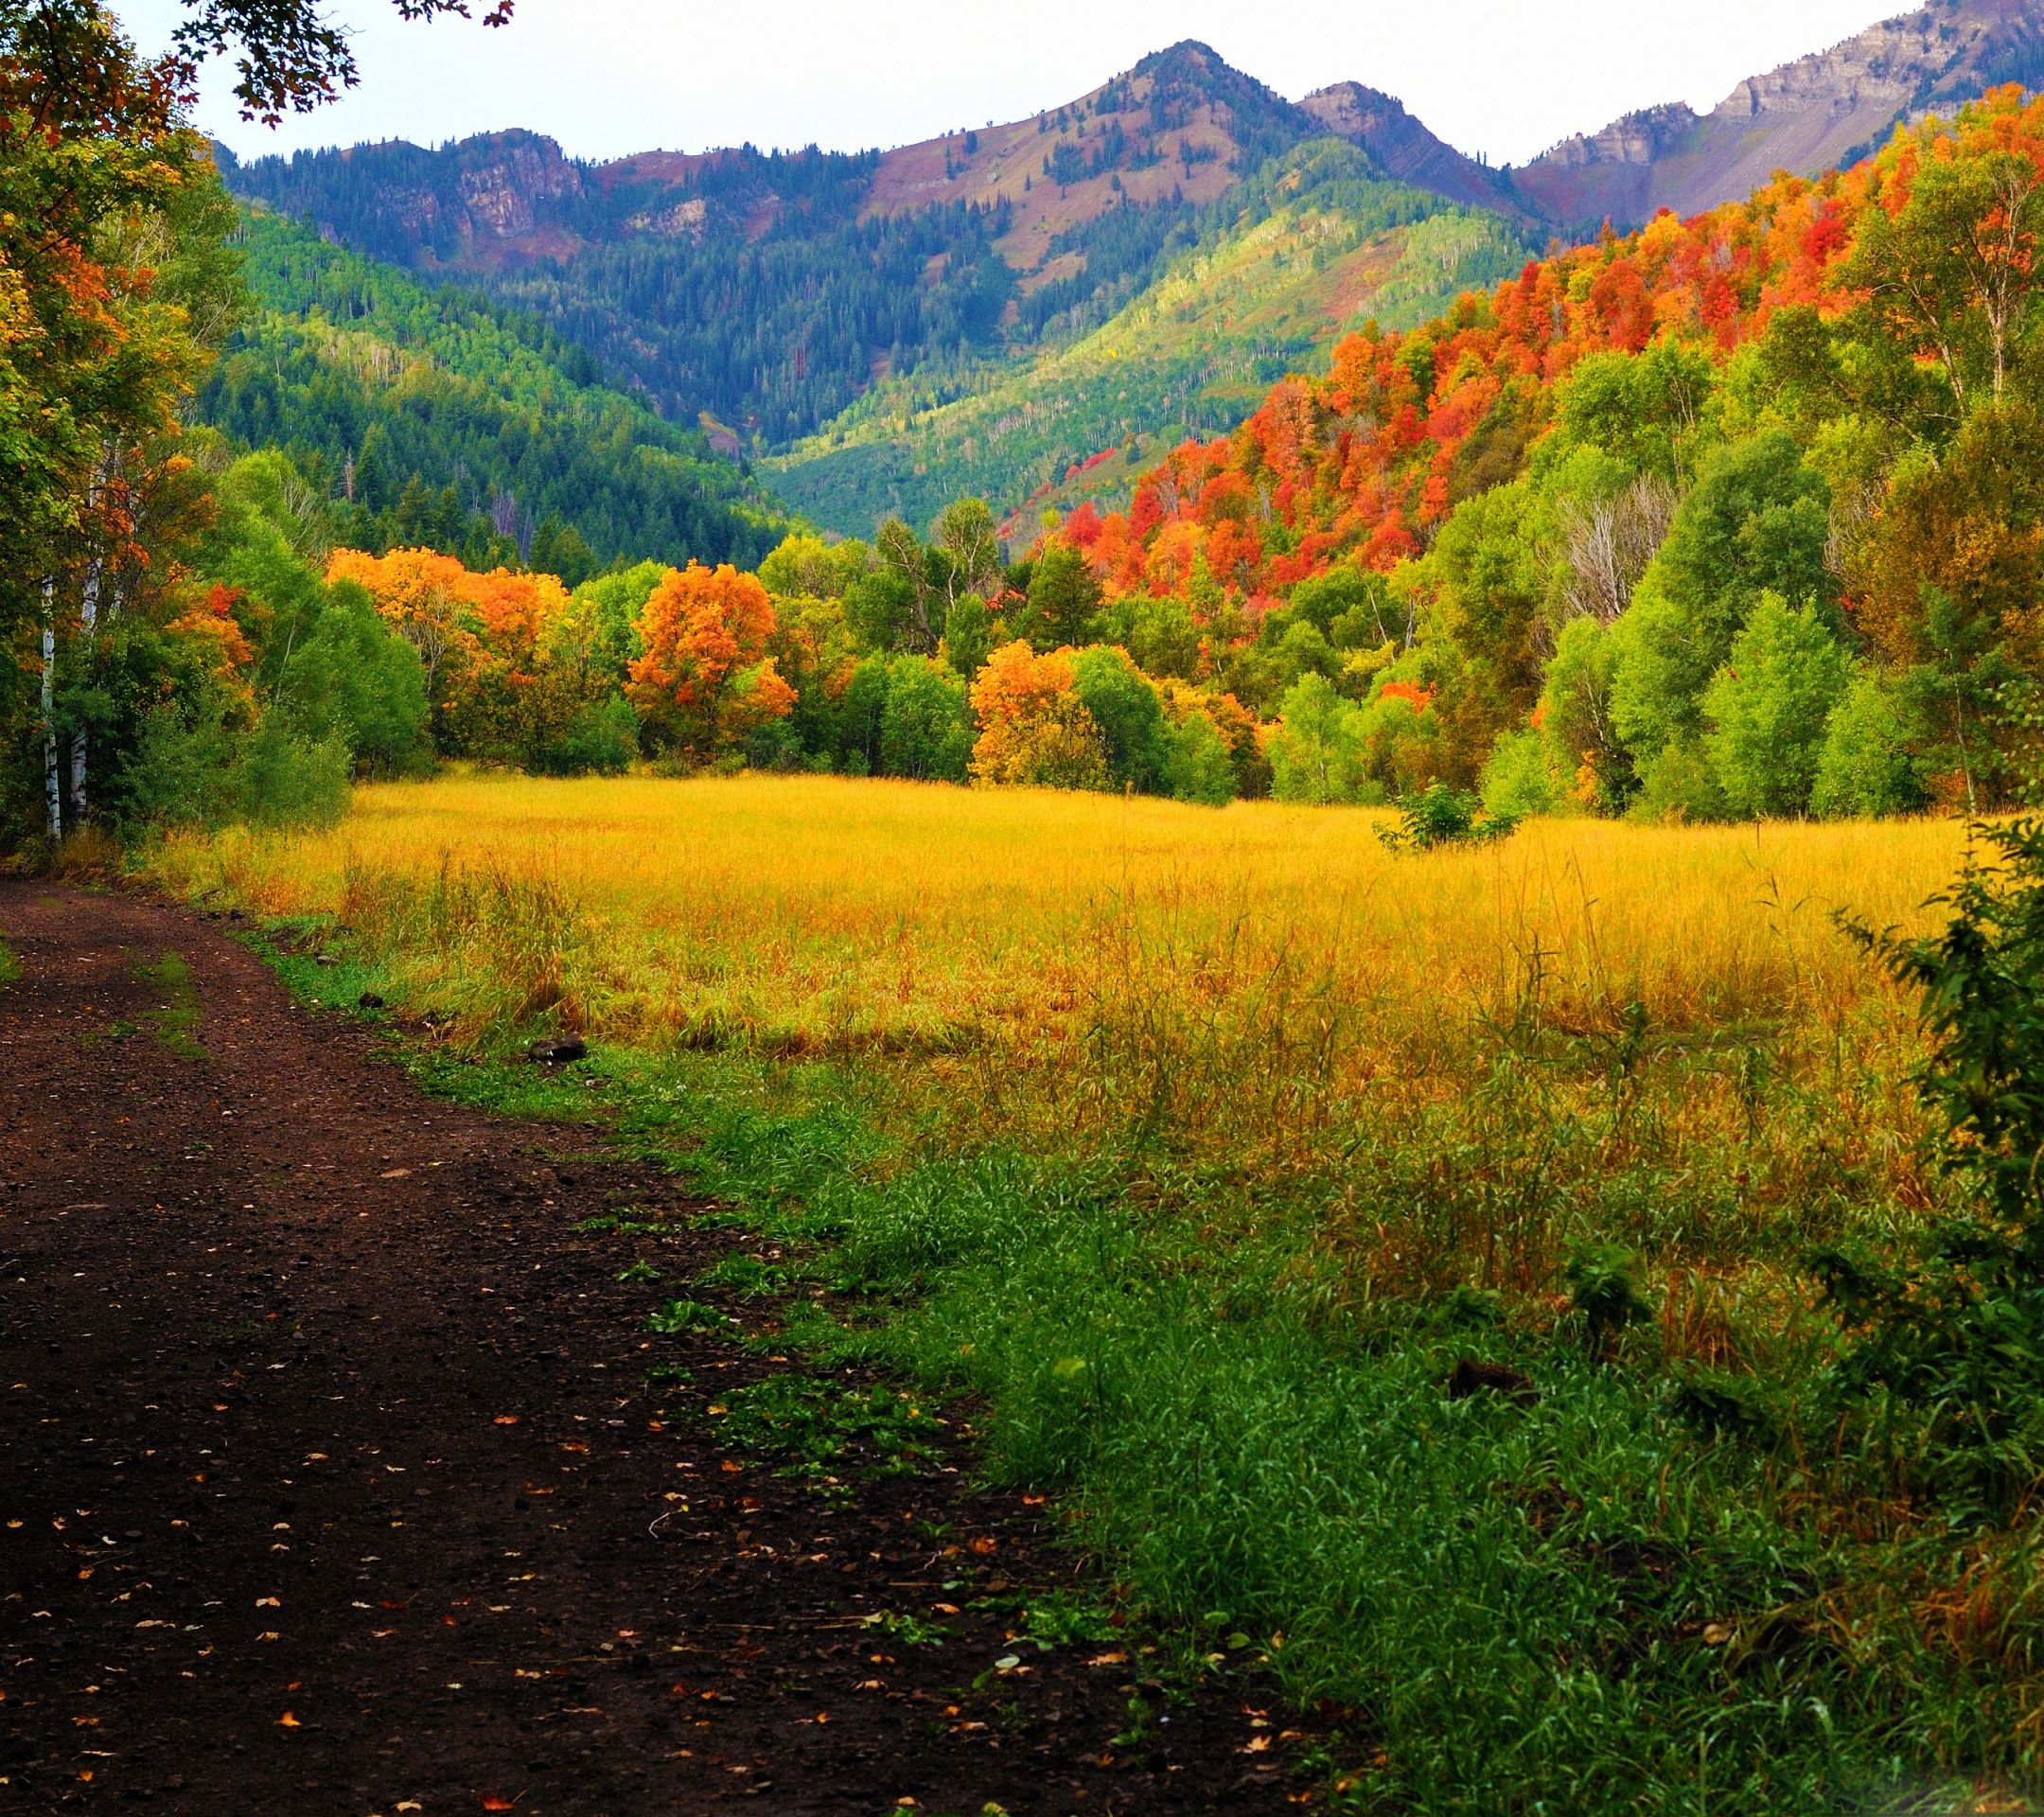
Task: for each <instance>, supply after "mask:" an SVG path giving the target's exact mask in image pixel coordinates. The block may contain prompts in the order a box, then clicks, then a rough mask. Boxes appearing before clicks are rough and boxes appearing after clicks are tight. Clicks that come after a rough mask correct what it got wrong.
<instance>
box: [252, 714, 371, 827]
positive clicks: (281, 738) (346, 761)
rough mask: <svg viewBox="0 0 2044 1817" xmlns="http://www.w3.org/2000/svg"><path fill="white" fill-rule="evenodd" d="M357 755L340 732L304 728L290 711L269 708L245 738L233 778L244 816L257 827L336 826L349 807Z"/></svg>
mask: <svg viewBox="0 0 2044 1817" xmlns="http://www.w3.org/2000/svg"><path fill="white" fill-rule="evenodd" d="M353 767H354V757H353V754H352V753H351V752H350V751H349V750H348V747H347V740H346V739H345V738H344V737H342V736H341V735H340V734H339V733H338V732H333V733H329V734H328V735H326V737H324V738H320V737H311V736H308V734H307V733H305V732H302V731H301V730H300V729H299V727H298V724H297V722H296V721H295V720H294V719H293V718H292V717H291V714H288V713H285V712H283V711H280V710H273V711H272V712H269V713H266V714H264V715H263V716H262V718H261V720H260V721H259V722H258V723H257V724H256V727H255V731H254V732H250V733H249V735H248V736H247V737H246V738H245V739H244V740H243V741H242V744H241V749H240V750H239V751H238V753H237V757H236V762H235V767H234V770H233V772H232V775H231V777H230V779H229V781H230V788H229V793H230V798H231V799H232V801H233V803H234V804H235V807H236V809H237V810H238V813H239V814H240V816H241V817H242V818H243V819H245V820H249V821H250V822H252V823H253V824H255V825H258V826H291V827H302V826H303V827H323V826H331V825H333V824H334V823H335V822H336V821H337V820H340V819H341V817H342V816H343V815H344V814H345V813H346V812H347V805H348V777H349V774H350V772H351V771H352V769H353Z"/></svg>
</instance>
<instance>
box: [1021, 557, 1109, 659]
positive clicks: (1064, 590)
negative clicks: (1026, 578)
mask: <svg viewBox="0 0 2044 1817" xmlns="http://www.w3.org/2000/svg"><path fill="white" fill-rule="evenodd" d="M1100 605H1101V584H1100V581H1099V579H1098V578H1097V577H1096V576H1095V574H1094V573H1093V567H1092V564H1091V563H1090V562H1088V561H1087V560H1086V558H1085V555H1084V551H1082V550H1078V549H1074V548H1072V547H1070V546H1069V545H1068V544H1066V543H1062V542H1053V543H1052V544H1050V546H1049V547H1048V548H1047V549H1046V550H1045V551H1044V552H1043V554H1042V555H1040V556H1037V558H1036V566H1035V568H1034V570H1033V571H1032V572H1031V574H1030V583H1029V611H1028V613H1027V615H1026V616H1025V617H1024V618H1023V620H1022V622H1021V623H1020V624H1019V625H1017V626H1015V629H1016V631H1017V632H1018V633H1019V634H1020V635H1022V636H1024V637H1027V638H1028V639H1029V641H1030V642H1031V644H1034V645H1035V646H1036V648H1037V649H1038V650H1054V649H1058V648H1060V647H1061V646H1062V645H1064V644H1083V643H1084V641H1085V639H1086V634H1087V631H1088V629H1089V627H1090V626H1091V625H1092V623H1093V614H1094V613H1095V612H1097V611H1099V610H1100Z"/></svg>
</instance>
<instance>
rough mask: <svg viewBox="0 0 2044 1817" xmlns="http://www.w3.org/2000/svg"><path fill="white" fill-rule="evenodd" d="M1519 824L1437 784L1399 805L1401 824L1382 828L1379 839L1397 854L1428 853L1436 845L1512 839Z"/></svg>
mask: <svg viewBox="0 0 2044 1817" xmlns="http://www.w3.org/2000/svg"><path fill="white" fill-rule="evenodd" d="M1518 824H1519V822H1518V820H1517V818H1516V817H1515V816H1512V815H1509V814H1490V815H1485V814H1484V813H1483V803H1482V802H1480V801H1478V800H1477V798H1476V797H1475V796H1473V795H1465V794H1463V793H1462V792H1461V790H1459V789H1454V788H1450V787H1449V786H1448V785H1447V784H1446V783H1436V784H1435V785H1434V786H1433V787H1432V788H1429V789H1425V790H1422V791H1421V792H1420V793H1419V794H1418V795H1409V796H1407V797H1406V799H1405V800H1404V801H1403V802H1401V803H1400V804H1399V824H1398V825H1397V826H1395V827H1389V826H1381V827H1379V828H1378V829H1377V837H1378V838H1381V839H1382V840H1383V842H1384V843H1385V844H1386V845H1387V846H1389V847H1390V848H1391V850H1392V851H1394V852H1429V851H1432V850H1433V849H1434V847H1436V846H1437V845H1481V844H1484V843H1486V842H1488V841H1489V840H1491V839H1503V838H1510V837H1511V834H1512V832H1513V830H1514V829H1515V828H1516V827H1517V826H1518Z"/></svg>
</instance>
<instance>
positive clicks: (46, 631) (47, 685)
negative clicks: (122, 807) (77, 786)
mask: <svg viewBox="0 0 2044 1817" xmlns="http://www.w3.org/2000/svg"><path fill="white" fill-rule="evenodd" d="M43 785H44V799H45V801H46V802H47V803H48V806H49V836H50V843H51V844H53V845H54V844H55V843H56V842H57V841H58V840H59V839H61V838H63V776H62V771H61V770H60V769H59V768H58V765H57V627H56V626H54V625H52V624H50V623H48V622H47V621H45V622H44V626H43Z"/></svg>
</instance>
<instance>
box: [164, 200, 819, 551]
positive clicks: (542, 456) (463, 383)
mask: <svg viewBox="0 0 2044 1817" xmlns="http://www.w3.org/2000/svg"><path fill="white" fill-rule="evenodd" d="M240 237H241V240H242V246H243V253H244V271H245V273H246V278H247V283H248V288H249V291H250V297H251V302H252V304H253V306H254V307H253V308H252V309H251V310H250V312H249V315H248V317H247V319H246V320H245V321H244V322H243V324H242V326H240V328H239V330H238V332H237V334H236V336H235V338H234V339H233V341H232V342H231V343H230V344H228V346H227V347H226V349H225V350H224V352H223V353H222V355H221V357H220V361H219V362H218V363H217V364H216V365H215V366H214V368H213V369H212V371H211V372H210V373H209V374H208V376H207V378H206V381H205V384H204V386H203V389H202V390H201V392H200V394H199V397H198V399H197V410H198V415H199V417H200V419H201V420H202V421H203V422H205V423H207V424H208V425H210V426H211V427H213V428H216V429H219V430H220V431H222V432H224V433H226V434H228V435H230V436H232V437H233V438H234V439H235V440H236V441H238V442H240V443H242V444H244V445H246V446H249V447H273V448H280V449H282V450H284V451H285V452H287V453H288V454H290V455H291V458H292V460H293V462H294V463H295V464H296V466H297V467H298V468H299V470H300V472H302V473H303V474H304V475H305V476H306V477H307V478H308V480H309V481H311V482H312V483H313V484H314V485H318V486H320V487H321V488H322V489H323V490H324V491H326V493H328V494H329V495H330V496H331V498H332V499H333V501H334V506H333V508H334V514H335V516H336V518H337V519H338V520H339V528H340V530H341V532H342V534H343V536H344V539H345V540H348V541H351V542H353V543H355V544H357V545H358V546H370V547H375V548H382V547H385V546H388V545H390V544H392V543H430V544H432V545H434V546H436V547H440V548H443V549H446V550H448V551H449V552H450V553H461V554H466V555H467V556H470V557H471V558H472V559H474V560H476V561H478V562H482V563H485V564H487V563H489V562H492V561H496V560H502V559H504V558H506V557H507V556H526V555H530V554H532V553H533V551H534V544H535V540H536V538H537V540H538V541H539V542H540V543H541V544H542V545H544V546H545V547H547V548H549V549H551V550H552V551H553V559H554V560H555V561H556V562H565V563H567V564H568V565H573V563H574V562H576V561H583V562H587V561H590V560H593V561H595V562H597V563H606V562H608V561H611V560H613V559H615V558H618V557H621V556H630V557H634V558H636V557H641V556H654V557H657V558H659V559H661V560H663V561H671V562H677V563H679V562H684V561H686V560H687V559H688V558H689V557H690V556H697V557H700V558H701V559H703V560H705V561H712V562H715V561H727V560H729V561H736V562H740V563H744V564H747V565H750V564H752V563H754V562H757V561H758V559H759V558H760V557H761V556H764V555H765V554H766V553H767V551H768V550H769V549H771V548H772V547H773V546H774V544H775V543H776V542H778V541H779V540H780V538H781V537H782V535H783V534H784V530H785V527H786V526H785V523H784V520H782V519H781V518H780V517H779V515H778V514H777V513H776V512H775V511H774V510H773V509H772V508H771V507H770V506H769V505H768V503H767V501H766V500H765V498H764V497H763V496H762V494H761V492H760V490H759V488H758V487H757V486H756V485H753V484H752V483H751V482H750V480H749V478H748V477H747V476H746V475H745V474H744V473H743V472H742V471H741V470H740V469H739V468H738V467H736V466H734V465H733V464H732V463H731V462H730V461H729V460H726V459H724V458H722V457H720V456H718V455H717V454H715V453H714V451H713V450H712V449H711V448H710V446H709V443H708V440H707V438H706V437H705V436H704V435H703V433H702V432H700V431H699V430H696V429H693V428H687V427H683V426H681V425H678V424H675V423H671V422H667V421H663V420H662V419H661V418H660V417H659V416H656V415H654V414H653V413H652V412H651V411H650V410H648V409H647V408H646V406H645V404H644V403H643V401H642V400H641V399H639V398H636V397H628V396H626V395H625V394H623V393H621V392H618V391H616V390H614V389H612V388H610V387H609V386H608V385H606V384H605V383H604V382H603V374H602V369H601V367H600V366H599V365H598V363H597V362H596V361H595V359H594V358H593V357H592V356H591V355H590V353H589V352H588V351H587V350H586V349H585V348H582V347H579V346H576V345H575V344H573V343H572V342H569V341H566V340H564V339H563V338H562V337H561V336H560V334H559V333H558V332H556V331H555V329H554V328H552V327H551V326H548V325H547V324H545V323H542V322H540V321H538V320H537V319H535V318H533V317H531V316H528V315H524V314H521V313H520V311H518V310H516V309H508V308H506V307H505V306H503V305H502V304H498V303H492V302H489V301H486V300H485V299H483V298H480V297H475V296H471V295H468V294H467V293H465V292H463V291H459V290H454V289H450V288H447V287H440V288H432V287H429V286H426V285H423V284H421V283H419V282H418V281H417V280H416V279H414V278H412V277H409V276H407V275H406V274H405V273H402V272H397V271H394V270H392V269H391V268H390V267H389V266H387V265H379V264H377V263H375V262H374V261H372V260H369V259H366V258H363V257H361V256H360V255H358V254H355V253H350V252H347V251H345V250H344V249H343V248H340V247H337V246H330V245H327V244H326V243H325V242H323V241H322V240H320V239H319V238H317V237H316V236H315V235H313V234H312V233H310V232H309V231H308V230H307V229H306V228H305V227H303V226H301V225H299V224H298V223H296V222H291V221H281V220H278V219H277V218H276V217H274V216H273V215H271V214H269V213H268V212H267V211H259V210H258V211H255V212H253V213H251V214H250V215H249V217H248V218H247V219H246V220H245V221H244V222H243V224H242V229H241V236H240ZM570 531H572V532H573V537H572V538H566V537H565V536H564V533H566V532H570ZM564 541H565V544H566V547H567V550H568V551H569V553H568V554H567V555H565V556H564V555H563V554H562V553H561V551H562V546H563V543H564ZM578 546H579V554H577V553H576V550H577V548H578Z"/></svg>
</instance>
